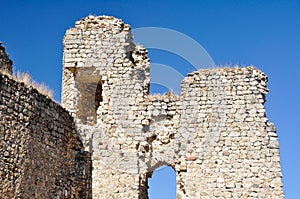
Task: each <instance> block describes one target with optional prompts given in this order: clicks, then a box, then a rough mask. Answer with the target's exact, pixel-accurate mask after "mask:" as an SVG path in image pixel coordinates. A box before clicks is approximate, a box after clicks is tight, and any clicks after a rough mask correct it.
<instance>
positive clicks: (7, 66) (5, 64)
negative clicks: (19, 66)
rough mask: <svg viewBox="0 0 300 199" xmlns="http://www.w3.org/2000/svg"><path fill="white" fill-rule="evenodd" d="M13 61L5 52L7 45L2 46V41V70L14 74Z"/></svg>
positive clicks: (0, 68) (0, 58)
mask: <svg viewBox="0 0 300 199" xmlns="http://www.w3.org/2000/svg"><path fill="white" fill-rule="evenodd" d="M12 65H13V62H12V61H11V60H10V59H9V57H8V55H7V53H6V52H5V47H4V46H2V42H0V71H1V70H5V71H6V72H8V73H10V74H12Z"/></svg>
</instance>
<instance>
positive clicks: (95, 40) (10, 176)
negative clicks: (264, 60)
mask: <svg viewBox="0 0 300 199" xmlns="http://www.w3.org/2000/svg"><path fill="white" fill-rule="evenodd" d="M0 64H1V62H0ZM0 67H1V65H0ZM267 81H268V80H267V76H266V75H265V74H263V73H262V72H261V71H260V70H258V69H256V68H254V67H252V66H249V67H245V68H215V69H206V70H204V69H203V70H198V71H195V72H193V73H190V74H188V76H187V77H186V78H184V79H183V80H182V82H181V94H180V96H177V95H174V94H171V93H167V94H165V95H150V93H149V84H150V60H149V59H148V55H147V50H146V49H145V48H143V47H142V46H139V45H136V44H134V42H133V36H132V34H131V29H130V26H129V25H128V24H124V23H123V22H122V20H120V19H116V18H114V17H108V16H98V17H95V16H88V17H86V18H84V19H81V20H80V21H78V22H76V24H75V28H71V29H69V30H67V32H66V34H65V37H64V57H63V82H62V102H61V106H60V105H58V104H57V103H55V102H53V101H52V100H50V99H49V98H47V97H45V96H43V95H41V94H39V93H38V92H37V91H36V90H35V89H34V88H32V87H28V86H26V85H25V84H24V83H20V82H17V81H15V80H13V79H11V78H10V77H9V76H7V75H4V74H1V75H0V88H1V90H0V137H1V140H0V148H1V151H0V176H1V179H0V198H87V199H88V198H93V199H96V198H136V199H145V198H148V178H149V177H151V175H152V173H153V171H154V170H155V169H156V168H158V167H160V166H162V165H166V166H171V167H172V168H173V169H174V170H175V172H176V186H177V190H176V195H177V198H178V199H188V198H189V199H194V198H201V199H206V198H272V199H273V198H283V197H284V196H283V190H282V182H281V170H280V159H279V146H278V140H277V134H276V130H275V127H274V125H273V124H272V123H270V122H269V121H268V119H267V117H266V113H265V108H264V103H265V96H266V94H267V92H268V89H267V86H266V84H267Z"/></svg>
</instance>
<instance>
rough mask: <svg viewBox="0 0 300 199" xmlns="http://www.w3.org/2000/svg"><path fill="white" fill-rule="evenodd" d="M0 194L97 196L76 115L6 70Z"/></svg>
mask: <svg viewBox="0 0 300 199" xmlns="http://www.w3.org/2000/svg"><path fill="white" fill-rule="evenodd" d="M0 148H1V150H0V198H7V199H11V198H91V187H90V185H91V183H90V181H91V175H90V169H91V164H90V155H89V153H87V152H85V151H84V148H83V145H82V142H81V140H80V137H79V134H78V133H77V131H76V129H75V125H74V122H73V118H72V117H71V116H70V115H69V114H68V112H67V111H65V110H64V109H63V108H62V107H61V106H60V105H58V104H57V103H55V102H53V101H52V100H51V99H49V98H48V97H46V96H43V95H41V94H39V93H38V92H37V90H36V89H33V88H32V87H28V86H27V85H25V84H24V83H20V82H17V81H15V80H13V79H11V78H9V77H8V76H6V75H3V74H1V73H0Z"/></svg>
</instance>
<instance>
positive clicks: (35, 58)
mask: <svg viewBox="0 0 300 199" xmlns="http://www.w3.org/2000/svg"><path fill="white" fill-rule="evenodd" d="M89 14H94V15H103V14H105V15H113V16H116V17H118V18H122V19H123V21H124V22H126V23H129V24H131V26H132V28H138V27H149V26H151V27H164V28H170V29H173V30H176V31H179V32H181V33H184V34H186V35H188V36H190V37H191V38H193V39H195V40H196V41H197V42H199V43H200V44H201V45H202V46H203V47H204V48H205V49H206V51H207V52H208V53H209V54H210V56H211V57H212V58H213V60H214V61H215V63H216V64H240V65H249V64H252V65H255V66H257V67H258V68H259V69H261V70H263V71H264V72H265V73H266V74H267V75H268V76H269V84H268V86H269V89H270V93H269V94H268V96H267V103H266V108H267V116H268V118H269V119H270V120H271V121H272V122H274V123H275V125H276V127H277V132H278V135H279V142H280V155H281V168H282V172H283V184H284V192H285V195H286V198H287V199H296V198H299V196H298V193H299V190H300V183H299V179H300V172H299V168H300V155H299V154H300V144H299V143H298V142H299V141H300V128H299V126H298V125H299V124H300V119H299V118H300V117H299V113H300V108H299V107H300V106H299V102H300V93H299V90H300V89H299V86H300V78H299V74H300V62H299V59H300V0H290V1H283V0H282V1H270V0H266V1H263V2H262V1H258V0H253V1H239V0H228V1H215V0H207V1H206V0H205V1H201V0H199V1H196V0H195V1H174V0H165V1H161V0H160V1H158V0H151V1H148V0H145V1H124V0H123V1H121V0H120V1H115V0H51V1H50V0H49V1H43V0H26V1H22V0H19V1H17V0H1V12H0V19H1V24H0V41H2V42H3V43H4V45H5V46H6V47H7V51H8V53H9V55H10V57H11V59H12V60H13V61H14V68H15V69H17V70H22V71H28V72H29V73H31V74H32V76H33V78H34V79H36V80H37V81H40V82H41V81H43V82H45V83H46V84H48V85H49V87H51V88H52V89H54V90H55V92H56V96H55V99H56V100H58V101H59V100H60V89H61V69H62V53H63V51H62V50H63V47H62V40H63V36H64V33H65V31H66V29H68V28H70V27H73V26H74V22H75V21H76V20H79V19H80V18H83V17H85V16H87V15H89ZM150 58H151V60H152V61H153V62H157V63H163V64H168V65H178V64H181V63H184V61H174V60H177V59H178V58H176V57H175V56H174V58H172V56H171V55H170V54H167V53H159V52H153V53H150ZM166 179H167V178H164V180H166Z"/></svg>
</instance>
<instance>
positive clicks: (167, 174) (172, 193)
mask: <svg viewBox="0 0 300 199" xmlns="http://www.w3.org/2000/svg"><path fill="white" fill-rule="evenodd" d="M148 187H149V188H148V197H149V199H176V172H175V170H174V169H173V168H172V167H171V166H165V165H164V166H160V167H158V168H157V169H155V170H154V172H153V173H152V175H151V177H149V178H148Z"/></svg>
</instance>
